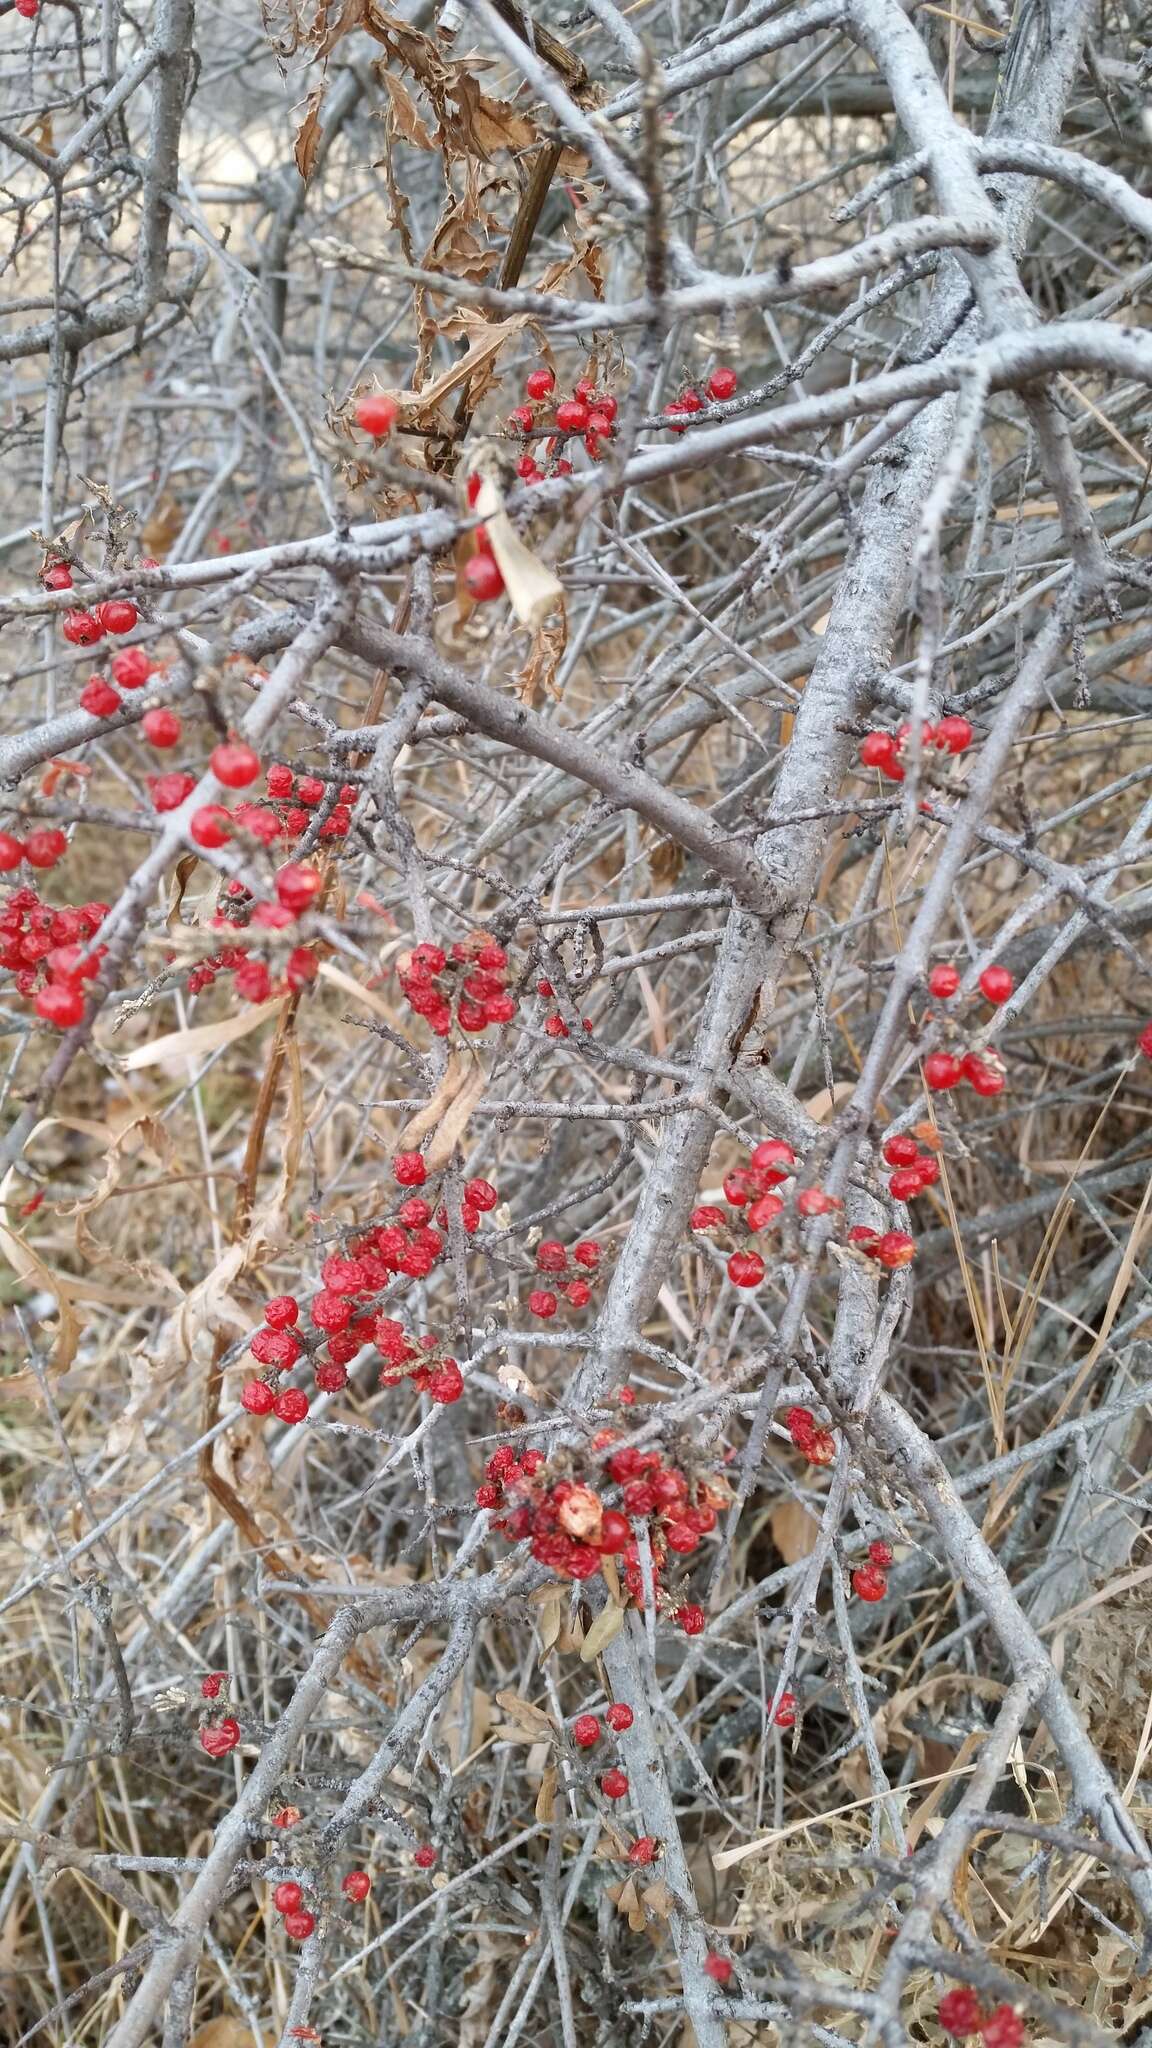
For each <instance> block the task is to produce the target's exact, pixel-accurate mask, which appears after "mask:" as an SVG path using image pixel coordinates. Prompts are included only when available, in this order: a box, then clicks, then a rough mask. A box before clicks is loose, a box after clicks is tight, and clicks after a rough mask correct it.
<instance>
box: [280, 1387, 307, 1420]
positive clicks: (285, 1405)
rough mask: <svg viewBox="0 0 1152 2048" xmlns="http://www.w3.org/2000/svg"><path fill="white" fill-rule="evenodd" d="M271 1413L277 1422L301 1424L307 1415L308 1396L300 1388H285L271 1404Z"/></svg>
mask: <svg viewBox="0 0 1152 2048" xmlns="http://www.w3.org/2000/svg"><path fill="white" fill-rule="evenodd" d="M272 1413H273V1414H274V1415H275V1417H276V1419H277V1421H278V1422H289V1423H294V1422H303V1420H304V1417H305V1416H306V1415H307V1413H308V1396H307V1394H306V1393H305V1392H304V1389H303V1388H302V1387H285V1389H284V1391H283V1393H282V1394H277V1396H276V1399H275V1401H274V1402H273V1403H272Z"/></svg>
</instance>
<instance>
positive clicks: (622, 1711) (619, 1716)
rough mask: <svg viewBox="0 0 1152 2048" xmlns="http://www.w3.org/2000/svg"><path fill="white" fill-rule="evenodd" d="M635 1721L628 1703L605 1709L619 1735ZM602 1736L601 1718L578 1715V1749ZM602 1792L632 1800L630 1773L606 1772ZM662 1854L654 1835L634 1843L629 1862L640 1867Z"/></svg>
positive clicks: (574, 1728) (575, 1734)
mask: <svg viewBox="0 0 1152 2048" xmlns="http://www.w3.org/2000/svg"><path fill="white" fill-rule="evenodd" d="M634 1718H635V1717H634V1715H633V1713H632V1709H631V1707H630V1706H629V1705H628V1703H627V1701H626V1700H614V1701H613V1703H612V1705H611V1706H610V1707H608V1708H606V1709H605V1713H604V1719H605V1721H606V1722H607V1724H608V1726H609V1728H611V1730H612V1732H613V1734H615V1735H622V1734H624V1732H625V1730H626V1729H628V1728H630V1727H631V1726H632V1722H633V1719H634ZM600 1735H601V1728H600V1722H599V1719H598V1717H597V1715H595V1714H577V1716H576V1719H575V1720H574V1721H573V1723H572V1740H573V1742H574V1743H575V1744H576V1747H577V1748H578V1749H592V1748H594V1747H595V1745H596V1743H598V1742H599V1740H600ZM600 1790H601V1791H602V1793H603V1794H604V1797H605V1799H626V1798H627V1797H628V1774H627V1772H626V1771H622V1770H620V1768H619V1767H618V1766H616V1765H614V1766H613V1767H612V1769H611V1770H607V1771H605V1773H604V1775H603V1777H602V1778H601V1780H600ZM659 1853H660V1850H659V1844H658V1843H657V1842H655V1841H654V1840H653V1839H652V1837H651V1835H643V1836H641V1838H640V1840H639V1841H638V1842H634V1843H633V1844H632V1847H631V1849H630V1850H629V1851H628V1861H629V1862H630V1863H638V1864H646V1863H653V1862H654V1861H655V1859H656V1857H657V1856H658V1855H659Z"/></svg>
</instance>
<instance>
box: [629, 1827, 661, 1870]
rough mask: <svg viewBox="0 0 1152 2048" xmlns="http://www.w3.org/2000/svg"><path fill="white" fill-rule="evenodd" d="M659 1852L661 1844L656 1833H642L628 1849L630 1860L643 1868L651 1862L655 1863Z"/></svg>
mask: <svg viewBox="0 0 1152 2048" xmlns="http://www.w3.org/2000/svg"><path fill="white" fill-rule="evenodd" d="M659 1854H660V1844H659V1842H658V1841H657V1840H656V1837H655V1835H640V1836H638V1837H637V1839H636V1841H634V1842H633V1843H632V1845H631V1847H630V1848H629V1850H628V1861H629V1863H632V1864H635V1865H637V1866H638V1867H639V1868H640V1869H641V1870H643V1869H644V1868H646V1866H647V1865H648V1864H649V1863H655V1861H656V1858H657V1857H658V1855H659Z"/></svg>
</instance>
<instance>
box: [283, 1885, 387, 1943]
mask: <svg viewBox="0 0 1152 2048" xmlns="http://www.w3.org/2000/svg"><path fill="white" fill-rule="evenodd" d="M358 1874H359V1875H360V1876H362V1877H366V1876H367V1872H366V1871H361V1872H359V1873H358ZM371 1889H372V1885H371V1880H370V1879H369V1882H368V1890H369V1891H371ZM364 1896H365V1897H367V1893H365V1895H364ZM272 1904H273V1905H274V1906H275V1908H276V1911H277V1912H278V1913H279V1914H280V1917H281V1919H282V1920H283V1922H284V1932H285V1934H287V1935H288V1936H289V1937H290V1938H291V1940H293V1941H307V1939H308V1936H309V1935H310V1934H311V1933H312V1932H313V1930H314V1928H315V1926H316V1915H315V1913H310V1912H309V1910H308V1908H307V1906H306V1905H305V1904H304V1893H303V1892H302V1890H301V1889H300V1886H299V1885H298V1884H297V1883H296V1880H295V1878H291V1877H288V1878H285V1879H284V1882H283V1883H282V1884H278V1885H275V1886H274V1887H273V1890H272Z"/></svg>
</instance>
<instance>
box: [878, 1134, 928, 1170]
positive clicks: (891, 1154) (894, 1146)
mask: <svg viewBox="0 0 1152 2048" xmlns="http://www.w3.org/2000/svg"><path fill="white" fill-rule="evenodd" d="M919 1156H920V1147H919V1145H918V1144H917V1143H916V1140H915V1138H913V1137H911V1136H909V1135H907V1134H905V1133H904V1132H901V1131H897V1133H896V1135H895V1137H892V1138H889V1139H888V1140H887V1142H886V1144H885V1146H884V1157H885V1159H886V1160H887V1162H888V1164H889V1166H911V1165H912V1163H913V1161H914V1160H915V1159H918V1158H919Z"/></svg>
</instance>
